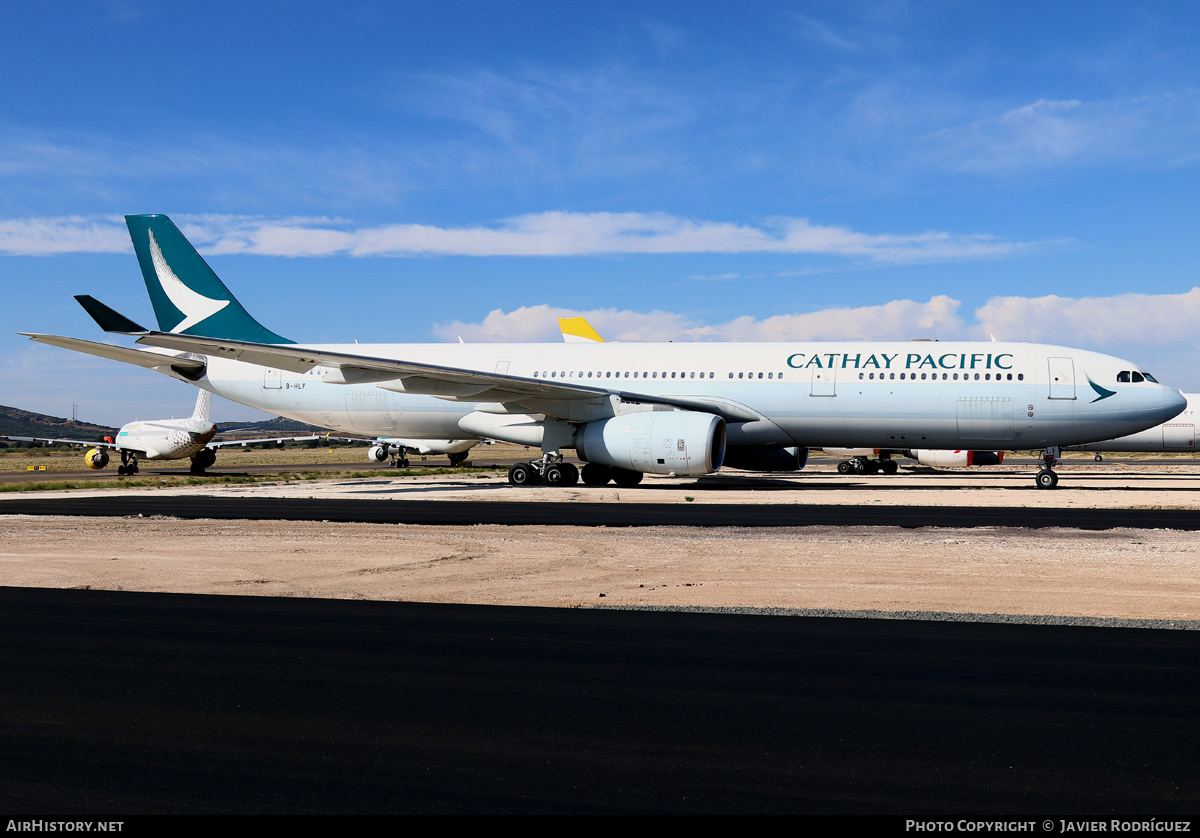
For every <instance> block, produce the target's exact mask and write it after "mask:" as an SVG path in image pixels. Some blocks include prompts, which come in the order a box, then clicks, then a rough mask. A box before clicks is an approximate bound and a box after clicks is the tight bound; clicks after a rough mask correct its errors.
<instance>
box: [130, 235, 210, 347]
mask: <svg viewBox="0 0 1200 838" xmlns="http://www.w3.org/2000/svg"><path fill="white" fill-rule="evenodd" d="M146 232H148V233H149V234H150V259H151V261H153V262H154V272H155V273H156V274H158V284H159V285H160V286H162V290H163V293H165V294H166V295H167V299H168V300H170V301H171V305H173V306H175V308H177V309H179V310H180V311H181V312H183V320H181V321H179V323H177V324H176V325H175V328H173V329H171V331H172V332H183V331H187V330H188V329H190V328H191V327H192V326H195V325H197V324H199V323H203V322H204V321H205V320H207V319H208V318H210V317H212V316H213V315H214V314H216V313H217V312H218V311H220V310H221V309H223V308H225V306H227V305H229V300H214V299H212V298H211V297H206V296H204V295H203V294H200V293H197V292H196V291H193V290H192V289H191V288H188V287H187V286H186V285H184V284H183V280H181V279H180V278H179V277H177V276H176V275H175V271H173V270H171V266H170V265H168V264H167V260H166V257H164V256H163V254H162V248H160V247H159V246H158V242H157V241H156V240H155V238H154V231H153V230H147V231H146Z"/></svg>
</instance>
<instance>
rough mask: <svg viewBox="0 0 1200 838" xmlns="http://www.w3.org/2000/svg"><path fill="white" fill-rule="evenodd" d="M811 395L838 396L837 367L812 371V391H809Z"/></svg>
mask: <svg viewBox="0 0 1200 838" xmlns="http://www.w3.org/2000/svg"><path fill="white" fill-rule="evenodd" d="M809 395H810V396H836V395H837V367H830V368H829V369H827V370H824V369H817V368H815V367H814V368H813V371H812V389H811V390H810V391H809Z"/></svg>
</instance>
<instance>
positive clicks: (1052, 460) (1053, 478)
mask: <svg viewBox="0 0 1200 838" xmlns="http://www.w3.org/2000/svg"><path fill="white" fill-rule="evenodd" d="M1060 454H1062V449H1061V448H1059V447H1058V446H1057V445H1054V446H1051V447H1049V448H1047V449H1046V452H1045V453H1044V454H1043V455H1042V467H1041V468H1040V469H1038V473H1037V477H1036V478H1035V480H1037V487H1038V488H1039V489H1053V488H1055V487H1056V486H1058V475H1057V474H1055V473H1054V466H1055V464H1056V463H1057V462H1058V458H1059V455H1060Z"/></svg>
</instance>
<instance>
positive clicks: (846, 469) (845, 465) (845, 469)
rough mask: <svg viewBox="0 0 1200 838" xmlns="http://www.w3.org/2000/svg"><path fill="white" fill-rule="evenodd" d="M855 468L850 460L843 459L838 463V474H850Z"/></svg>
mask: <svg viewBox="0 0 1200 838" xmlns="http://www.w3.org/2000/svg"><path fill="white" fill-rule="evenodd" d="M853 470H854V466H853V465H851V464H850V462H849V461H848V460H842V461H841V462H840V463H838V474H849V473H850V472H852V471H853Z"/></svg>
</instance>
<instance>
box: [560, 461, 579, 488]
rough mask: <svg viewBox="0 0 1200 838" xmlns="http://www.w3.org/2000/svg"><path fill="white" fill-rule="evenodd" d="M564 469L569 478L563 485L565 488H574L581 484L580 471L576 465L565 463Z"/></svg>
mask: <svg viewBox="0 0 1200 838" xmlns="http://www.w3.org/2000/svg"><path fill="white" fill-rule="evenodd" d="M562 469H563V472H564V473H565V474H566V478H567V479H566V482H564V483H563V485H564V486H574V485H575V484H576V483H578V482H579V469H578V468H576V467H575V464H574V463H563V464H562Z"/></svg>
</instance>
